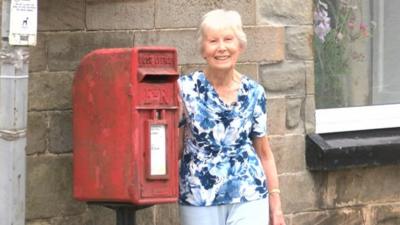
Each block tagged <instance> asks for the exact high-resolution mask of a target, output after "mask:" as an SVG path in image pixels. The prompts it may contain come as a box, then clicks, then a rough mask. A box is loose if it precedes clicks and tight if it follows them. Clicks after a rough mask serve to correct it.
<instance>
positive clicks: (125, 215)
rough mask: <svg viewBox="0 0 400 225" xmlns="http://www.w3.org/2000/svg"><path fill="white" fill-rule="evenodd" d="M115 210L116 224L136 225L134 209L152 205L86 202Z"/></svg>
mask: <svg viewBox="0 0 400 225" xmlns="http://www.w3.org/2000/svg"><path fill="white" fill-rule="evenodd" d="M88 204H93V205H101V206H104V207H107V208H110V209H113V210H115V215H116V219H117V220H116V221H117V225H136V211H137V210H140V209H144V208H147V207H151V206H152V205H143V206H137V205H132V204H129V203H126V204H124V203H108V202H88Z"/></svg>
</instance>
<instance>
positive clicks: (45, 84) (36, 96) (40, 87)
mask: <svg viewBox="0 0 400 225" xmlns="http://www.w3.org/2000/svg"><path fill="white" fill-rule="evenodd" d="M72 80H73V74H72V73H71V72H58V73H49V72H43V73H34V74H31V75H30V80H29V96H28V97H29V99H28V105H29V110H52V109H70V108H71V88H72Z"/></svg>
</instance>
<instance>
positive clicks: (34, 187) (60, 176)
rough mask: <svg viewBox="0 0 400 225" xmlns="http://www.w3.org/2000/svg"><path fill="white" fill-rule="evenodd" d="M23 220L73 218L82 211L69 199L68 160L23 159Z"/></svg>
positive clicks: (70, 168) (61, 157)
mask: <svg viewBox="0 0 400 225" xmlns="http://www.w3.org/2000/svg"><path fill="white" fill-rule="evenodd" d="M26 193H27V196H26V218H27V219H35V218H50V217H60V216H73V215H77V214H82V213H84V212H85V211H86V209H87V207H86V204H85V203H80V202H78V201H76V200H75V199H73V197H72V157H71V156H65V155H59V156H40V157H37V156H29V157H27V182H26Z"/></svg>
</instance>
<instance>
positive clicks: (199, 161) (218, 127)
mask: <svg viewBox="0 0 400 225" xmlns="http://www.w3.org/2000/svg"><path fill="white" fill-rule="evenodd" d="M178 83H179V87H180V95H181V98H182V101H183V105H184V107H185V111H186V121H187V123H186V125H185V126H186V129H185V130H186V139H185V145H184V146H185V147H184V150H183V156H182V159H181V166H180V196H179V201H180V203H181V204H184V205H193V206H212V205H222V204H230V203H238V202H247V201H253V200H258V199H261V198H266V197H267V192H268V191H267V183H266V177H265V174H264V171H263V168H262V165H261V162H260V159H259V158H258V156H257V154H256V152H255V149H254V147H253V145H252V141H251V138H252V137H261V136H264V135H266V132H267V127H266V119H267V114H266V97H265V92H264V89H263V87H262V86H261V85H259V84H258V83H257V82H255V81H253V80H251V79H249V78H247V77H246V76H244V75H242V77H241V87H240V89H239V91H238V97H237V102H235V103H234V104H232V105H227V104H225V103H224V102H223V101H222V100H221V99H220V98H219V97H218V94H217V92H216V91H215V89H214V88H213V86H212V85H211V84H210V83H209V82H208V80H207V78H206V76H205V74H204V73H203V72H201V71H197V72H194V73H192V74H189V75H183V76H181V77H180V78H179V80H178Z"/></svg>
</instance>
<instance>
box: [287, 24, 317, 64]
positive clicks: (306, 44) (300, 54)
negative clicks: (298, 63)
mask: <svg viewBox="0 0 400 225" xmlns="http://www.w3.org/2000/svg"><path fill="white" fill-rule="evenodd" d="M313 34H314V28H313V27H312V26H311V25H310V26H300V27H288V28H287V29H286V35H285V37H286V55H287V56H286V58H287V59H289V60H298V59H301V60H312V59H313V44H312V42H313Z"/></svg>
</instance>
